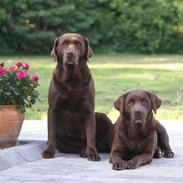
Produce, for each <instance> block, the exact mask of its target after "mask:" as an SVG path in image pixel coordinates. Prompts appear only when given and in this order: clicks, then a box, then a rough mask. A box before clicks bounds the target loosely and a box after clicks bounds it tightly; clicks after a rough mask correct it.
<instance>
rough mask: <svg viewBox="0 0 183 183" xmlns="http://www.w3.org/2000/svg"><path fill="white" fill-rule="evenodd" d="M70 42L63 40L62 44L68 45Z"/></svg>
mask: <svg viewBox="0 0 183 183" xmlns="http://www.w3.org/2000/svg"><path fill="white" fill-rule="evenodd" d="M68 44H69V42H68V41H63V42H61V45H62V46H66V45H68Z"/></svg>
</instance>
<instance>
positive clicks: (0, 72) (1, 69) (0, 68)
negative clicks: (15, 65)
mask: <svg viewBox="0 0 183 183" xmlns="http://www.w3.org/2000/svg"><path fill="white" fill-rule="evenodd" d="M5 74H6V69H4V68H3V67H0V76H4V75H5Z"/></svg>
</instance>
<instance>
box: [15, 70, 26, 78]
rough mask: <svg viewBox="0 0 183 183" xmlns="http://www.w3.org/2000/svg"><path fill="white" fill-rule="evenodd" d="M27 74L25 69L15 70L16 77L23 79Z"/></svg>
mask: <svg viewBox="0 0 183 183" xmlns="http://www.w3.org/2000/svg"><path fill="white" fill-rule="evenodd" d="M26 76H27V72H26V71H19V72H17V78H18V79H23V78H25V77H26Z"/></svg>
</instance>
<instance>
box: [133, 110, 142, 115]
mask: <svg viewBox="0 0 183 183" xmlns="http://www.w3.org/2000/svg"><path fill="white" fill-rule="evenodd" d="M134 112H135V115H136V116H139V115H141V113H142V112H141V110H139V109H135V111H134Z"/></svg>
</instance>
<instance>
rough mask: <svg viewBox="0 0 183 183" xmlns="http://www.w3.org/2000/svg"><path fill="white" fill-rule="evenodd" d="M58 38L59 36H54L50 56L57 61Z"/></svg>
mask: <svg viewBox="0 0 183 183" xmlns="http://www.w3.org/2000/svg"><path fill="white" fill-rule="evenodd" d="M58 40H59V38H56V39H55V41H54V45H53V48H52V51H51V56H52V57H53V58H54V60H55V61H57V59H58V55H57V45H58Z"/></svg>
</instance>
